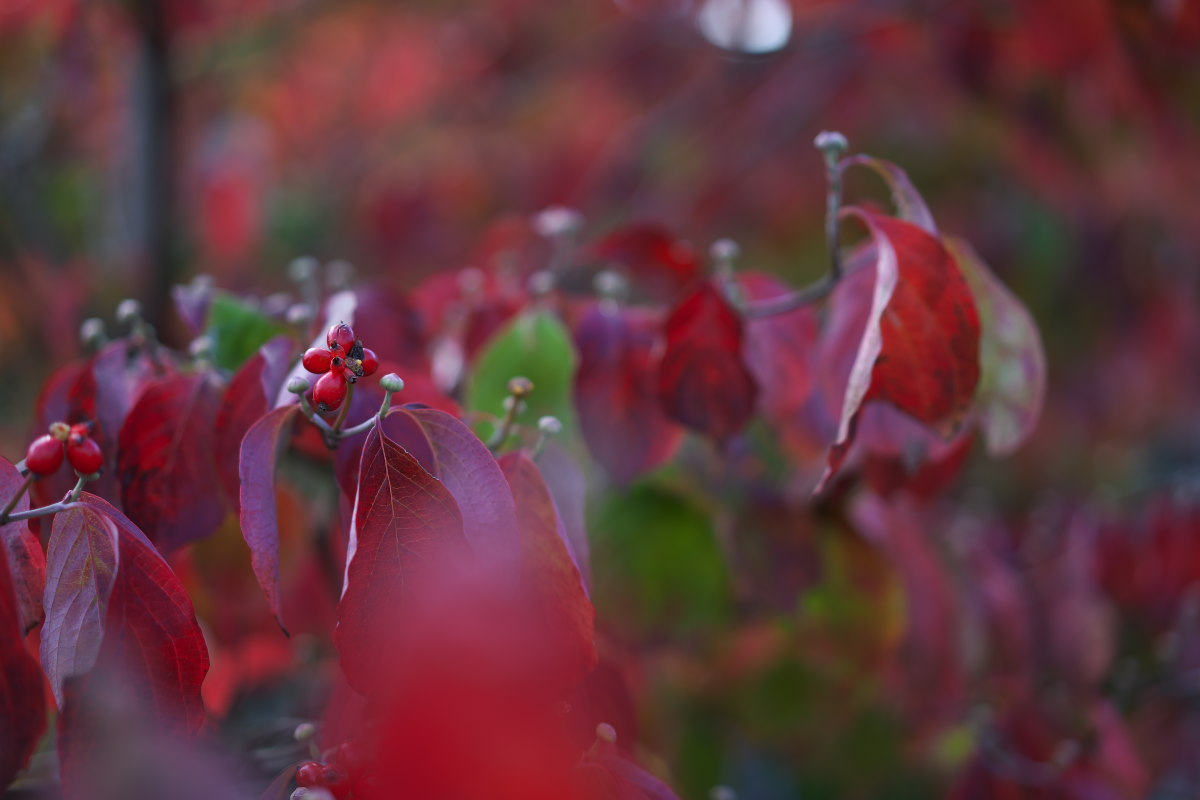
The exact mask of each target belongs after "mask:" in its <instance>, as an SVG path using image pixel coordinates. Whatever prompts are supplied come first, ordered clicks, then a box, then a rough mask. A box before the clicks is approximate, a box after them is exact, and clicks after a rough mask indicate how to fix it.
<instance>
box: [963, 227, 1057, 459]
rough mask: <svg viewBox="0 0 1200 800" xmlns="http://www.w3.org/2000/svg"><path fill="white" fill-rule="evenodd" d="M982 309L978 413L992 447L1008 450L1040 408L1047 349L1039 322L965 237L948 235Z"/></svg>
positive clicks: (1034, 420) (1026, 431) (1029, 428)
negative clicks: (1043, 345)
mask: <svg viewBox="0 0 1200 800" xmlns="http://www.w3.org/2000/svg"><path fill="white" fill-rule="evenodd" d="M946 247H947V248H949V250H950V253H951V254H952V255H953V256H954V260H955V261H956V262H957V264H958V267H959V269H960V270H961V271H962V274H963V277H964V278H966V280H967V283H968V284H970V286H971V292H972V293H973V294H974V297H975V305H976V307H977V308H978V309H979V323H980V327H981V334H980V343H979V370H980V376H979V390H978V393H977V394H976V398H975V405H976V416H977V417H978V422H979V427H980V429H981V430H982V431H983V438H984V441H985V442H986V443H987V448H988V452H990V453H992V454H993V455H997V456H999V455H1007V454H1008V453H1011V452H1013V451H1014V450H1016V449H1017V448H1018V447H1020V446H1021V445H1022V444H1023V443H1024V442H1025V440H1026V439H1028V438H1029V436H1030V434H1032V433H1033V430H1034V428H1036V427H1037V422H1038V418H1039V417H1040V416H1041V413H1042V400H1043V399H1044V397H1045V394H1046V354H1045V351H1044V350H1043V348H1042V338H1041V336H1040V335H1039V333H1038V328H1037V324H1036V323H1035V322H1034V321H1033V317H1032V316H1031V315H1030V314H1029V311H1028V309H1026V308H1025V306H1024V305H1022V303H1021V301H1020V300H1018V299H1017V298H1016V297H1015V296H1014V295H1013V294H1012V292H1010V291H1009V290H1008V288H1007V287H1005V285H1004V284H1003V283H1001V282H1000V280H999V279H998V278H997V277H996V276H995V275H994V274H992V271H991V270H989V269H988V268H987V265H986V264H984V263H983V260H982V259H980V257H979V254H978V253H976V252H975V250H974V249H973V248H972V247H971V245H969V244H968V243H967V242H965V241H963V240H961V239H947V240H946Z"/></svg>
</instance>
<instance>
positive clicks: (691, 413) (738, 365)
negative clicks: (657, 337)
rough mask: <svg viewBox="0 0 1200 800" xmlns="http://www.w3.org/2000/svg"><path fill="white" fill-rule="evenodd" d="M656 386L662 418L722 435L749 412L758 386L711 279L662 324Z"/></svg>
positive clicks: (737, 322)
mask: <svg viewBox="0 0 1200 800" xmlns="http://www.w3.org/2000/svg"><path fill="white" fill-rule="evenodd" d="M666 340H667V346H666V351H665V352H664V353H663V357H662V363H661V365H660V368H659V374H658V390H659V396H660V397H661V399H662V402H663V407H664V408H665V409H666V412H667V416H669V417H671V418H672V419H675V420H677V421H679V422H681V423H683V424H684V425H686V426H688V427H689V428H693V429H695V430H698V431H700V432H701V433H705V434H708V435H709V436H712V437H713V438H714V439H718V440H721V439H726V438H728V437H730V436H732V435H734V434H735V433H737V432H738V431H740V430H741V429H742V428H744V427H745V426H746V424H747V423H748V422H749V421H750V418H751V417H752V416H754V405H755V402H756V401H757V398H758V386H757V384H756V383H755V382H754V376H752V375H751V374H750V370H749V369H748V368H747V367H746V364H745V362H744V361H743V360H742V344H743V334H742V320H741V317H739V316H738V314H737V312H736V311H734V310H733V308H732V307H731V306H730V305H729V302H728V301H727V300H726V299H725V297H724V296H723V295H722V294H721V292H720V291H719V290H718V289H717V288H716V287H715V286H713V285H712V284H711V283H705V284H703V285H701V286H700V287H699V288H698V289H696V291H694V292H693V293H692V294H690V295H689V296H688V297H687V298H685V299H684V300H683V302H681V303H680V304H679V305H678V306H677V307H676V308H675V309H674V310H673V311H672V312H671V316H670V317H669V318H668V319H667V323H666Z"/></svg>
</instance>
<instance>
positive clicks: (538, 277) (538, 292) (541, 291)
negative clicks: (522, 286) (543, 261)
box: [529, 269, 555, 297]
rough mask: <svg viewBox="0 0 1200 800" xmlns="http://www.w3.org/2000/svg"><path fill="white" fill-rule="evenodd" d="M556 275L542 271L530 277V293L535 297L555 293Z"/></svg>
mask: <svg viewBox="0 0 1200 800" xmlns="http://www.w3.org/2000/svg"><path fill="white" fill-rule="evenodd" d="M554 283H555V280H554V273H553V272H550V271H549V270H545V269H540V270H538V271H537V272H535V273H533V274H532V275H530V276H529V293H530V294H532V295H533V296H534V297H543V296H545V295H548V294H550V293H551V292H553V291H554Z"/></svg>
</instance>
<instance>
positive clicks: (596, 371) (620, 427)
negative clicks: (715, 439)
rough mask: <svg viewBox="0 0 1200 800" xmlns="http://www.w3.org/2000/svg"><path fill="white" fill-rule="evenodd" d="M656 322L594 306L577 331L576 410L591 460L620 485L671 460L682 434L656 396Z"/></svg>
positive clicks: (647, 316) (652, 317) (641, 313)
mask: <svg viewBox="0 0 1200 800" xmlns="http://www.w3.org/2000/svg"><path fill="white" fill-rule="evenodd" d="M656 339H657V319H656V317H655V315H653V314H651V313H648V312H645V311H639V310H634V309H621V308H616V307H608V306H606V305H605V304H599V305H596V306H594V307H593V308H592V309H591V310H589V311H588V313H587V314H586V315H585V316H584V318H583V320H582V321H581V322H580V323H579V326H578V327H577V328H576V330H575V343H576V346H577V347H578V348H579V370H578V372H577V373H576V375H575V406H576V408H578V409H579V424H580V427H581V428H582V430H583V438H584V439H585V440H586V441H587V444H588V449H589V450H590V451H591V454H592V456H593V457H594V458H595V459H596V460H597V461H599V462H600V464H601V466H603V467H604V469H605V470H606V471H607V472H608V474H609V475H611V476H612V477H613V479H614V480H616V481H617V482H618V483H621V484H628V483H630V482H631V481H633V480H634V479H635V478H637V477H638V476H640V475H642V474H643V473H645V472H648V471H650V470H652V469H654V468H655V467H657V466H659V465H661V464H663V463H665V462H666V461H668V460H670V458H671V457H672V456H673V455H674V454H675V451H676V450H677V449H678V448H679V444H680V442H681V441H683V429H682V428H680V427H679V426H678V425H676V424H675V423H674V422H672V421H671V420H670V419H668V418H667V416H666V414H664V413H663V410H662V404H661V401H660V400H659V397H658V358H657V355H656V353H655V349H654V346H655V340H656Z"/></svg>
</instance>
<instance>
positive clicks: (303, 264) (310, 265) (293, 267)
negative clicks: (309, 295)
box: [287, 256, 321, 283]
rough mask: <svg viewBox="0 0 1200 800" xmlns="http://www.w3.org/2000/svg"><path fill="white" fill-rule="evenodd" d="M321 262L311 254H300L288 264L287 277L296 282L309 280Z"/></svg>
mask: <svg viewBox="0 0 1200 800" xmlns="http://www.w3.org/2000/svg"><path fill="white" fill-rule="evenodd" d="M320 266H321V264H320V262H318V261H317V260H316V259H315V258H313V257H312V256H300V257H299V258H294V259H292V263H290V264H288V268H287V273H288V277H289V278H291V279H292V280H293V281H295V282H296V283H303V282H305V281H307V280H311V279H312V277H313V276H314V275H316V274H317V270H318V269H319V268H320Z"/></svg>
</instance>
